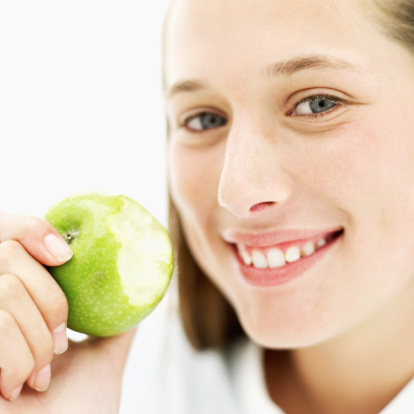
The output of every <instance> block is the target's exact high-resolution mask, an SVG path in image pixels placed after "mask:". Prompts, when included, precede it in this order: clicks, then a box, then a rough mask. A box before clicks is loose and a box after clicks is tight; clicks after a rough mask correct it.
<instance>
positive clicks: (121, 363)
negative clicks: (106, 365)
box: [86, 327, 137, 372]
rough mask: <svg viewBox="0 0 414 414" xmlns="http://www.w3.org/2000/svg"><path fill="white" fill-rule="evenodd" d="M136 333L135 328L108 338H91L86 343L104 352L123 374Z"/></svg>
mask: <svg viewBox="0 0 414 414" xmlns="http://www.w3.org/2000/svg"><path fill="white" fill-rule="evenodd" d="M136 331H137V328H136V327H135V328H133V329H131V330H129V331H127V332H123V333H121V334H119V335H116V336H111V337H107V338H96V337H90V338H88V339H87V340H86V342H87V343H89V344H91V345H93V346H95V347H96V348H97V349H99V350H100V351H102V352H104V353H105V354H106V355H107V357H108V358H110V359H111V360H112V362H113V363H114V365H115V366H116V368H117V369H118V370H119V371H120V372H122V371H123V370H124V367H125V363H126V361H127V358H128V354H129V350H130V348H131V345H132V341H133V339H134V336H135V333H136Z"/></svg>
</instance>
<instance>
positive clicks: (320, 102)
mask: <svg viewBox="0 0 414 414" xmlns="http://www.w3.org/2000/svg"><path fill="white" fill-rule="evenodd" d="M340 103H341V100H340V99H338V98H334V97H329V96H313V97H310V98H306V99H305V100H303V101H302V102H299V103H298V104H297V105H296V106H295V109H294V110H293V113H292V115H312V114H321V113H323V112H326V111H329V110H330V109H332V108H334V107H335V106H337V105H338V104H340Z"/></svg>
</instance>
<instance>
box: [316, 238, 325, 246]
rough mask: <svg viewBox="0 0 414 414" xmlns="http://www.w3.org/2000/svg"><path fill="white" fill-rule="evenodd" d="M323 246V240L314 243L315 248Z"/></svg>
mask: <svg viewBox="0 0 414 414" xmlns="http://www.w3.org/2000/svg"><path fill="white" fill-rule="evenodd" d="M325 244H326V240H325V239H319V240H318V241H317V242H316V248H319V247H322V246H325Z"/></svg>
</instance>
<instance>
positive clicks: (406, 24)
mask: <svg viewBox="0 0 414 414" xmlns="http://www.w3.org/2000/svg"><path fill="white" fill-rule="evenodd" d="M367 5H368V6H371V13H370V15H371V17H372V18H373V20H374V21H376V23H378V24H379V26H380V28H381V30H383V31H384V33H385V34H386V35H387V36H389V37H390V38H392V39H394V40H396V41H397V42H398V43H400V44H401V45H403V46H404V47H406V48H407V49H408V50H409V51H411V52H413V53H414V0H399V1H396V0H395V1H394V0H372V1H371V2H369V3H367ZM168 14H169V13H168ZM168 14H167V16H168ZM167 20H168V17H167V18H166V21H167ZM165 33H166V23H165V24H164V36H165ZM169 231H170V234H171V237H172V240H173V244H174V251H175V256H176V265H177V269H178V272H177V277H178V294H179V309H180V315H181V319H182V323H183V326H184V330H185V332H186V335H187V337H188V339H189V341H190V343H191V344H192V345H193V346H194V348H196V349H198V350H202V349H206V348H211V347H224V346H226V345H228V344H230V343H232V342H233V341H234V340H235V339H236V338H238V337H240V336H242V335H245V334H244V332H243V330H242V328H241V326H240V324H239V321H238V319H237V316H236V313H235V311H234V309H233V308H232V306H231V305H230V304H229V303H228V301H227V300H226V298H225V297H224V296H223V295H222V294H221V292H220V291H219V290H218V289H217V288H216V287H215V285H213V283H212V282H211V281H210V279H209V278H208V277H207V276H206V275H205V274H204V273H203V272H202V270H201V269H200V268H199V266H198V265H197V263H196V261H195V259H194V257H193V256H192V254H191V252H190V249H189V248H188V245H187V242H186V240H185V236H184V234H183V231H182V226H181V223H180V217H179V214H178V212H177V209H176V207H175V205H174V203H173V201H172V200H171V198H170V202H169Z"/></svg>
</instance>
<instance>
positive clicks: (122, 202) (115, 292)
mask: <svg viewBox="0 0 414 414" xmlns="http://www.w3.org/2000/svg"><path fill="white" fill-rule="evenodd" d="M45 218H46V220H48V221H49V222H50V223H51V224H52V225H53V226H54V227H55V228H56V229H57V231H58V232H59V233H60V235H61V236H62V237H63V238H64V239H65V240H66V242H67V243H68V244H69V245H70V247H71V249H72V251H73V256H72V258H71V259H70V260H69V261H68V262H67V263H65V264H63V265H62V266H58V267H49V268H48V270H49V272H50V273H51V274H52V276H53V277H54V278H55V280H56V281H57V283H58V284H59V285H60V287H61V288H62V290H63V292H64V293H65V295H66V298H67V300H68V304H69V316H68V328H70V329H72V330H74V331H77V332H81V333H85V334H88V335H93V336H111V335H116V334H119V333H121V332H124V331H126V330H128V329H131V328H132V327H134V326H135V325H136V324H137V323H138V322H139V321H141V320H142V319H143V318H144V317H145V316H147V315H148V314H149V313H150V312H151V311H152V310H153V309H154V308H155V307H156V305H157V304H158V303H159V301H160V300H161V299H162V297H163V295H164V293H165V292H166V289H167V287H168V284H169V282H170V279H171V275H172V271H173V251H172V245H171V241H170V238H169V235H168V233H167V231H166V230H165V229H164V227H163V226H162V225H161V224H160V223H159V222H158V221H157V220H156V219H155V218H154V217H153V216H152V215H151V214H150V213H149V212H148V211H147V210H146V209H144V208H143V207H142V206H141V205H140V204H138V203H137V202H136V201H134V200H132V199H130V198H128V197H125V196H108V195H102V194H96V193H93V194H85V195H79V196H74V197H69V198H67V199H65V200H63V201H61V202H60V203H58V204H57V205H55V206H53V207H52V208H51V209H50V210H49V211H48V213H47V214H46V216H45Z"/></svg>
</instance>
